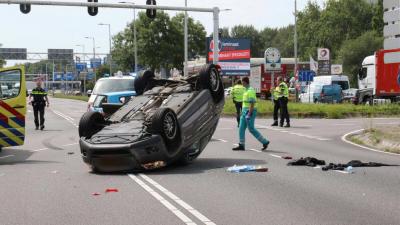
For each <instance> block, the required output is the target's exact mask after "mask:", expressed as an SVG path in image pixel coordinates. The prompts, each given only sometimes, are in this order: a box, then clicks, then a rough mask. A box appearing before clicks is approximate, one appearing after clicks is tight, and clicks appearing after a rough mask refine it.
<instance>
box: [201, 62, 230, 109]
mask: <svg viewBox="0 0 400 225" xmlns="http://www.w3.org/2000/svg"><path fill="white" fill-rule="evenodd" d="M200 84H201V86H202V88H203V89H208V90H210V92H211V96H212V97H213V99H214V102H216V103H219V102H220V101H222V100H223V99H224V86H223V84H222V80H221V77H220V74H219V72H218V69H217V67H216V66H215V65H213V64H211V65H207V66H206V67H204V68H203V69H202V70H201V71H200Z"/></svg>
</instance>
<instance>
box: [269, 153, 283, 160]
mask: <svg viewBox="0 0 400 225" xmlns="http://www.w3.org/2000/svg"><path fill="white" fill-rule="evenodd" d="M269 155H270V156H272V157H275V158H280V159H281V158H282V157H281V156H279V155H275V154H269Z"/></svg>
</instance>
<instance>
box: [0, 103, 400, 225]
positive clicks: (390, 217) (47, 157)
mask: <svg viewBox="0 0 400 225" xmlns="http://www.w3.org/2000/svg"><path fill="white" fill-rule="evenodd" d="M85 110H86V104H85V103H84V102H78V101H72V100H60V99H51V107H50V108H49V109H47V111H46V119H47V121H46V128H45V130H44V131H35V130H34V128H33V119H32V117H33V115H32V112H28V116H27V124H28V127H27V132H26V133H27V138H26V144H25V145H24V146H22V147H17V148H6V149H4V150H3V152H1V153H0V224H2V225H3V224H4V225H9V224H18V225H20V224H29V225H36V224H37V225H46V224H74V225H77V224H84V225H87V224H96V225H99V224H111V225H116V224H141V225H147V224H160V225H175V224H226V225H247V224H284V225H286V224H352V225H354V224H362V225H365V224H379V225H384V224H393V225H394V224H400V213H399V212H400V167H381V168H356V169H355V173H354V174H348V173H340V172H335V171H327V172H324V171H322V170H321V169H320V168H319V169H318V168H310V167H289V166H286V163H287V162H288V161H287V160H284V159H282V158H280V157H279V156H292V157H294V158H299V157H305V156H312V157H317V158H319V159H323V160H325V161H327V162H334V163H346V162H348V161H350V160H362V161H366V162H369V161H375V162H381V163H388V164H400V156H397V155H390V154H384V153H379V152H373V151H369V150H366V149H362V148H359V147H357V146H353V145H349V144H347V143H344V142H343V141H342V140H341V137H342V135H344V134H345V133H348V132H350V131H353V130H357V129H361V128H366V127H368V126H370V124H371V123H372V124H393V123H395V124H396V123H400V120H399V119H394V118H392V119H373V120H371V119H346V120H320V119H302V120H293V121H292V125H293V127H292V128H289V129H280V128H276V129H271V127H269V124H270V123H271V120H261V119H260V120H257V121H256V123H257V124H258V127H259V128H260V131H261V132H262V133H263V134H264V135H265V136H266V137H267V138H268V139H270V141H271V144H270V148H269V150H268V151H267V152H260V151H259V149H260V147H261V146H260V144H258V143H257V142H256V140H255V139H254V138H253V137H251V136H250V135H249V136H247V145H246V148H247V151H244V152H233V151H231V148H232V147H233V144H234V143H236V142H237V129H236V127H235V120H234V119H231V118H222V119H221V120H220V124H219V126H218V129H217V131H216V133H215V135H214V137H213V140H212V141H211V142H210V143H209V144H208V146H207V148H206V149H205V151H204V152H203V153H202V155H201V156H200V157H199V159H198V160H197V161H196V162H195V163H193V164H192V165H189V166H185V167H170V168H165V169H162V170H158V171H152V172H144V173H143V174H130V175H129V174H123V173H119V174H118V173H117V174H101V175H97V174H92V173H90V171H89V169H88V167H87V166H86V165H85V164H84V163H83V162H82V160H81V157H80V150H79V147H78V145H77V142H78V134H77V133H78V132H77V124H78V121H79V118H80V116H81V115H82V114H83V113H84V112H85ZM235 164H236V165H243V164H261V165H266V166H267V167H268V168H269V171H268V172H266V173H261V172H260V173H239V174H232V173H229V172H227V171H226V169H227V168H228V167H230V166H233V165H235ZM107 188H116V189H118V192H116V193H115V192H112V193H105V190H106V189H107ZM94 193H98V194H99V195H97V196H94V195H93V194H94Z"/></svg>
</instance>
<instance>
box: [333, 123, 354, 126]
mask: <svg viewBox="0 0 400 225" xmlns="http://www.w3.org/2000/svg"><path fill="white" fill-rule="evenodd" d="M354 125H355V124H354V123H337V124H333V126H354Z"/></svg>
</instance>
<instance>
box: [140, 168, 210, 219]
mask: <svg viewBox="0 0 400 225" xmlns="http://www.w3.org/2000/svg"><path fill="white" fill-rule="evenodd" d="M139 175H140V176H141V177H142V178H143V179H145V180H146V181H147V182H149V183H150V184H152V185H153V186H154V187H156V188H157V189H158V190H160V191H161V192H162V193H164V194H165V195H167V196H168V197H169V198H170V199H172V200H173V201H174V202H176V203H178V205H180V206H181V207H182V208H184V209H186V210H187V211H188V212H190V213H191V214H192V215H193V216H194V217H196V218H197V219H199V220H200V221H201V222H203V223H204V224H206V225H215V223H213V222H212V221H211V220H210V219H208V218H207V217H205V216H204V215H203V214H201V213H200V212H199V211H198V210H196V209H194V208H193V207H192V206H190V205H189V204H187V203H186V202H184V201H183V200H182V199H180V198H178V197H177V196H176V195H175V194H173V193H172V192H170V191H169V190H167V189H166V188H164V187H163V186H161V185H160V184H159V183H157V182H156V181H154V180H153V179H151V178H150V177H148V176H146V175H144V174H139Z"/></svg>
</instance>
